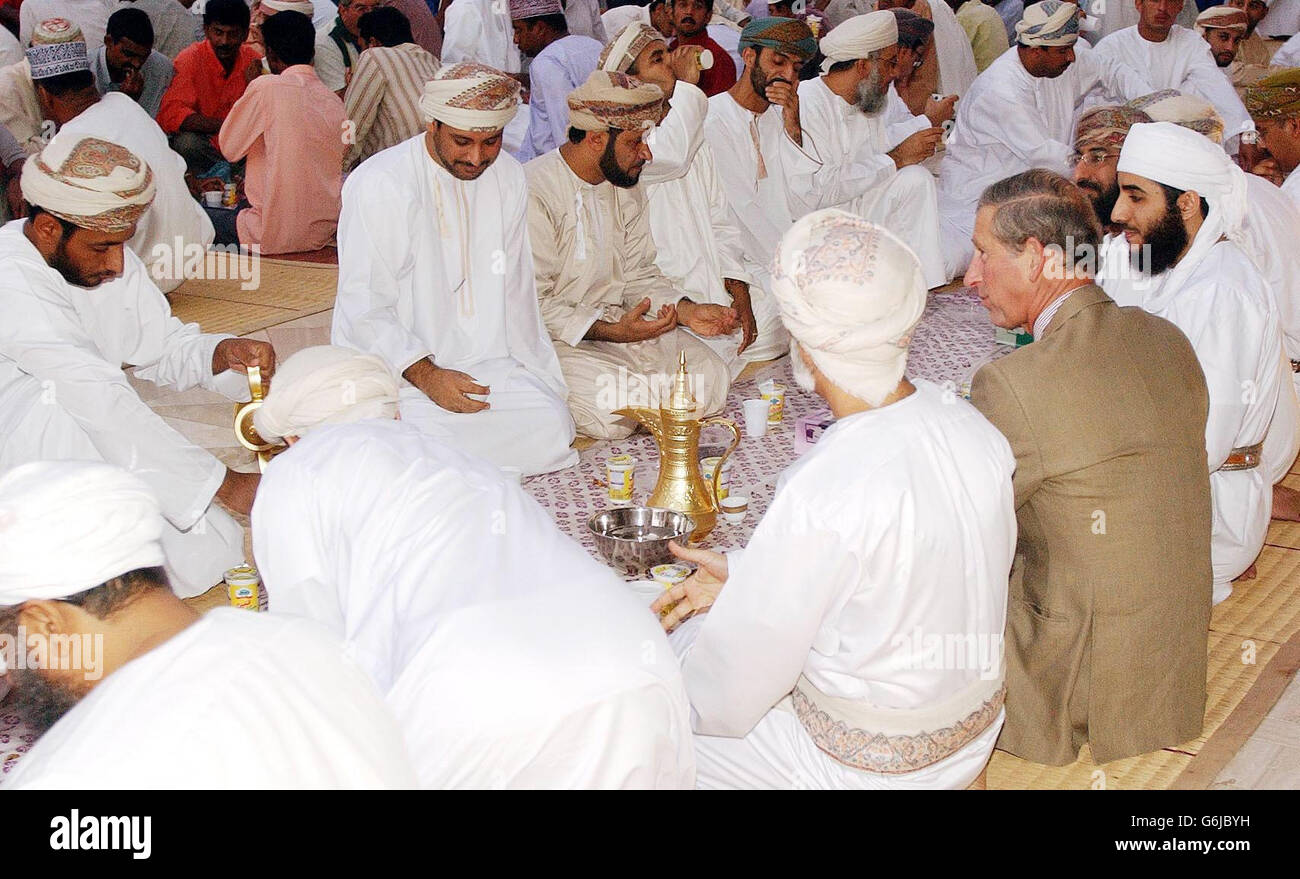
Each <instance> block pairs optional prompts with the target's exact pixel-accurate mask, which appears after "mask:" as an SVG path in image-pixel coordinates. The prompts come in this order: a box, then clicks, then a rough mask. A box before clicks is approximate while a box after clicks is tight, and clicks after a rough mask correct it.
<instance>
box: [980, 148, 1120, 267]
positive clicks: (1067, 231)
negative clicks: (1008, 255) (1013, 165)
mask: <svg viewBox="0 0 1300 879" xmlns="http://www.w3.org/2000/svg"><path fill="white" fill-rule="evenodd" d="M979 207H981V208H983V207H994V208H997V212H996V213H995V214H994V215H993V227H992V232H993V237H994V238H996V239H997V240H998V241H1000V242H1001V243H1002V244H1003V245H1004V246H1006V247H1008V248H1010V249H1011V250H1013V251H1015V252H1016V253H1020V252H1021V251H1022V250H1024V249H1025V242H1026V241H1028V240H1029V239H1030V238H1034V239H1037V240H1038V242H1039V243H1041V244H1042V245H1043V246H1044V247H1052V248H1055V249H1057V250H1059V251H1061V252H1062V253H1063V254H1064V255H1065V257H1066V259H1068V260H1070V261H1071V262H1072V263H1076V264H1077V263H1084V264H1091V263H1095V260H1096V257H1097V252H1098V249H1099V248H1100V246H1101V234H1102V233H1101V222H1100V221H1099V220H1098V219H1097V212H1096V211H1095V210H1094V209H1093V206H1092V201H1091V200H1090V199H1089V198H1088V197H1087V196H1086V195H1085V194H1084V193H1083V191H1082V190H1080V189H1079V187H1077V186H1075V185H1074V184H1073V183H1071V182H1070V181H1069V180H1067V179H1066V178H1065V177H1062V176H1061V175H1060V174H1057V173H1056V172H1055V171H1049V170H1047V169H1046V168H1031V169H1030V170H1028V171H1022V172H1021V173H1019V174H1015V175H1013V176H1011V177H1007V178H1006V179H1004V180H999V181H998V182H997V183H994V184H993V185H991V186H989V187H988V188H987V189H985V190H984V193H983V194H982V195H981V196H980V201H979ZM1085 261H1086V262H1085Z"/></svg>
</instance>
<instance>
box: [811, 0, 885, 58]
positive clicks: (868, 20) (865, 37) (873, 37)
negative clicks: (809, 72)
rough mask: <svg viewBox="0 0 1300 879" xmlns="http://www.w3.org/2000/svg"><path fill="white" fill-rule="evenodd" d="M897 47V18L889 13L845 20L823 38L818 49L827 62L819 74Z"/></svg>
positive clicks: (871, 13) (882, 12)
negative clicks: (873, 53) (839, 65)
mask: <svg viewBox="0 0 1300 879" xmlns="http://www.w3.org/2000/svg"><path fill="white" fill-rule="evenodd" d="M897 43H898V18H897V17H895V15H894V13H893V12H890V11H889V10H887V9H885V10H881V11H879V12H868V13H867V14H865V15H855V16H853V17H852V18H848V19H845V20H844V21H842V22H840V23H839V24H837V25H836V26H835V27H834V28H832V29H831V32H830V33H828V34H827V35H826V36H825V37H823V38H822V41H821V43H820V44H819V48H820V49H821V51H822V54H823V55H825V56H826V60H825V61H823V62H822V73H826V72H827V71H828V70H830V69H831V65H832V64H837V63H839V62H840V61H857V60H858V59H859V58H866V57H867V56H868V55H870V54H871V53H872V52H878V51H880V50H881V49H885V48H888V47H889V46H893V45H896V44H897Z"/></svg>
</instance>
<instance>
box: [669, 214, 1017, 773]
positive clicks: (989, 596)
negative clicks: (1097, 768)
mask: <svg viewBox="0 0 1300 879" xmlns="http://www.w3.org/2000/svg"><path fill="white" fill-rule="evenodd" d="M773 293H774V294H775V295H776V298H777V301H778V302H779V303H780V305H781V316H782V318H783V319H784V320H785V323H786V326H787V328H788V329H789V330H790V335H791V336H792V337H793V338H794V343H795V344H794V345H793V350H792V352H791V358H792V361H793V364H794V366H795V376H796V378H797V379H798V381H799V384H800V386H801V387H804V388H805V389H807V390H809V391H815V392H816V393H817V394H818V395H819V396H821V397H822V398H824V399H825V400H826V402H827V404H828V405H829V406H830V409H831V411H832V412H833V413H835V415H836V418H837V419H838V420H837V422H836V424H835V425H834V426H833V427H831V428H830V429H829V430H828V431H827V432H826V433H825V434H823V435H822V437H821V439H820V440H818V442H817V445H816V446H814V447H813V449H812V450H811V451H810V452H809V453H808V454H807V455H806V456H805V457H803V458H802V459H800V461H799V462H798V463H796V464H794V465H793V466H792V467H790V468H789V469H788V470H786V471H785V473H783V474H782V476H781V479H780V481H779V482H778V484H777V489H776V495H775V497H774V498H773V500H772V505H771V507H770V508H769V509H768V511H767V514H766V515H765V516H764V517H763V520H762V521H761V522H759V524H758V527H757V528H756V529H755V531H754V535H753V538H752V539H751V540H750V542H749V545H748V547H746V548H745V549H744V550H742V551H740V552H733V553H729V554H728V555H726V556H724V555H722V554H719V553H715V552H711V551H708V550H702V549H689V548H681V547H678V546H676V544H673V546H674V552H675V553H676V554H677V555H678V556H679V557H681V558H683V559H687V560H689V561H693V562H696V563H698V564H699V568H698V569H697V570H696V571H695V573H694V574H693V575H692V576H691V577H689V578H688V579H687V580H685V581H683V583H682V584H680V585H679V586H676V587H674V588H673V589H672V590H671V591H670V592H668V593H667V594H666V595H665V596H663V597H661V598H660V599H658V600H657V601H656V602H655V604H654V605H652V607H653V608H655V609H657V610H664V609H668V608H670V607H671V609H670V610H668V612H667V614H666V615H665V617H664V626H665V628H668V629H670V630H671V629H672V628H673V627H674V626H676V625H677V624H678V623H679V622H680V621H681V620H682V619H684V618H686V617H688V616H691V615H692V614H698V613H701V612H702V611H704V610H708V613H707V615H705V616H703V617H702V618H700V619H698V620H694V621H691V622H689V623H687V625H686V626H684V627H683V628H682V630H681V631H680V632H679V633H677V634H675V635H674V636H673V639H672V640H673V647H674V649H676V650H677V651H678V654H679V656H681V658H682V671H683V674H684V676H685V678H686V690H687V693H688V694H689V695H690V698H691V706H692V709H693V711H692V718H693V725H694V728H695V732H696V737H695V753H696V761H697V764H698V770H697V777H698V779H699V785H700V786H701V787H744V788H773V787H781V788H790V787H802V788H808V787H814V788H822V787H828V788H918V787H924V788H964V787H967V786H969V785H971V784H972V783H973V782H977V781H978V780H979V778H980V776H981V774H982V773H983V770H984V767H985V764H986V763H987V761H988V758H989V755H990V753H991V752H992V750H993V744H994V741H995V740H996V739H997V736H998V733H999V731H1000V730H1001V728H1002V722H1003V717H1004V714H1003V710H1002V703H1003V698H1004V695H1005V689H1004V687H1003V668H1002V631H1003V624H1004V623H1005V621H1006V605H1007V577H1008V573H1009V572H1010V570H1011V560H1012V554H1013V552H1014V547H1015V541H1016V519H1015V511H1014V505H1013V495H1012V484H1011V474H1012V470H1013V469H1014V467H1015V461H1014V459H1013V457H1012V453H1011V448H1010V446H1009V445H1008V444H1007V441H1006V440H1005V439H1004V438H1003V437H1002V435H1001V434H1000V433H999V432H998V431H997V429H996V428H994V427H993V426H992V425H991V424H989V422H988V421H986V420H985V419H984V416H983V415H981V414H979V412H977V411H976V410H975V409H974V408H973V407H972V406H970V405H969V404H968V403H966V402H965V401H964V400H962V399H960V398H959V397H956V396H954V395H953V394H952V393H951V392H949V391H945V390H944V389H943V388H940V387H939V386H937V385H934V384H931V383H930V382H926V381H922V380H917V381H916V382H915V383H913V382H911V381H909V380H908V379H907V378H906V376H904V374H903V370H904V366H905V364H906V361H907V345H908V339H909V337H910V336H911V334H912V331H913V329H914V328H915V326H916V323H917V321H919V320H920V318H921V313H922V312H923V311H924V309H925V299H926V290H925V282H924V281H923V280H922V275H921V270H920V265H919V263H918V261H917V258H916V256H915V254H913V253H912V251H911V250H910V249H909V248H908V247H907V245H905V244H904V243H902V241H900V240H899V239H898V238H897V237H896V236H894V235H892V234H891V233H889V232H888V231H886V230H884V229H882V228H880V227H879V226H875V225H873V224H871V223H868V222H867V221H865V220H862V219H860V218H858V217H855V216H853V215H851V214H847V213H844V212H842V211H835V210H828V211H819V212H817V213H813V214H809V215H808V216H806V217H804V218H803V219H802V220H800V221H799V222H797V223H795V225H794V226H793V227H792V228H791V229H790V231H789V232H788V233H786V235H785V237H784V238H783V239H782V242H781V248H780V251H779V252H778V254H777V264H776V266H775V271H774V276H773ZM674 602H676V604H674ZM935 643H938V644H941V645H948V647H944V648H941V649H944V650H947V649H948V648H949V647H950V646H951V645H953V644H960V645H961V649H960V650H957V651H954V652H952V653H951V654H948V655H951V656H952V657H954V661H952V662H943V663H936V662H934V660H933V645H934V644H935ZM927 656H929V657H930V658H929V659H928V660H927V658H926V657H927ZM936 665H942V666H944V667H942V668H936V667H935V666H936Z"/></svg>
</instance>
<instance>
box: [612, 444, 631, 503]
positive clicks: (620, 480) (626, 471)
mask: <svg viewBox="0 0 1300 879" xmlns="http://www.w3.org/2000/svg"><path fill="white" fill-rule="evenodd" d="M635 471H636V458H633V457H632V456H631V455H615V456H613V457H612V458H606V459H605V476H606V477H607V478H608V480H609V499H610V500H611V501H613V502H614V503H616V504H630V503H631V502H632V492H633V491H634V490H635V489H636V472H635Z"/></svg>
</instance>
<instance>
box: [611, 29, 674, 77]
mask: <svg viewBox="0 0 1300 879" xmlns="http://www.w3.org/2000/svg"><path fill="white" fill-rule="evenodd" d="M656 40H658V41H659V42H662V43H664V44H665V45H666V44H667V43H668V40H667V38H666V37H664V35H663V34H661V33H659V31H657V30H655V29H654V28H652V27H651V26H650V25H648V24H646V23H645V22H643V21H634V22H631V23H630V24H627V25H624V26H623V29H622V30H620V31H619V32H618V33H616V34H614V39H612V40H610V41H609V42H608V43H606V44H605V48H604V49H603V50H601V53H600V64H599V67H600V69H601V70H608V71H609V72H610V73H627V71H628V68H630V67H631V66H632V65H633V64H634V63H635V62H636V58H637V56H638V55H640V54H641V53H642V52H644V51H645V48H646V46H649V45H650V44H651V43H654V42H655V41H656Z"/></svg>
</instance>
